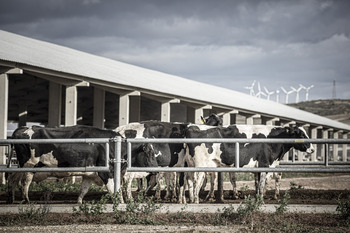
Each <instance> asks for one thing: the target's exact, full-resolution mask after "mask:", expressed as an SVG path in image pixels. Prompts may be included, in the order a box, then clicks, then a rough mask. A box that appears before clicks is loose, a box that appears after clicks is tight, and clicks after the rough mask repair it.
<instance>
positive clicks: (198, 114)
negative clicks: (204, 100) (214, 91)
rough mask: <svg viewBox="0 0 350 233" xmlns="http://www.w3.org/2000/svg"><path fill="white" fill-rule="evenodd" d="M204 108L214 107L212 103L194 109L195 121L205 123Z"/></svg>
mask: <svg viewBox="0 0 350 233" xmlns="http://www.w3.org/2000/svg"><path fill="white" fill-rule="evenodd" d="M204 109H212V106H211V105H206V106H202V107H199V108H196V109H195V111H194V123H195V124H203V122H202V119H201V117H204Z"/></svg>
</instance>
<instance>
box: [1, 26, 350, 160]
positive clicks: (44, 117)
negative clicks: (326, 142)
mask: <svg viewBox="0 0 350 233" xmlns="http://www.w3.org/2000/svg"><path fill="white" fill-rule="evenodd" d="M0 109H1V111H0V139H5V138H7V137H8V136H9V135H10V134H11V132H8V124H10V123H15V124H16V126H22V125H26V124H28V123H36V124H42V125H45V126H50V127H56V126H62V125H65V126H69V125H76V124H81V125H92V126H96V127H100V128H108V129H114V128H116V127H118V126H120V125H125V124H128V123H130V122H138V121H144V120H161V121H181V122H194V123H200V117H201V116H208V115H209V114H210V113H217V114H220V115H222V116H223V120H224V124H225V125H228V124H235V123H239V124H268V125H286V124H300V125H302V126H304V127H305V128H307V129H308V131H309V135H311V137H312V138H320V137H322V138H328V137H334V138H344V137H346V138H347V137H348V134H349V132H350V125H346V124H343V123H340V122H338V121H334V120H330V119H328V118H325V117H321V116H318V115H315V114H312V113H309V112H305V111H301V110H298V109H295V108H292V107H289V106H286V105H283V104H279V103H276V102H272V101H269V100H265V99H259V98H256V97H253V96H250V95H247V94H244V93H240V92H236V91H233V90H229V89H225V88H220V87H216V86H213V85H208V84H204V83H200V82H196V81H192V80H188V79H185V78H182V77H178V76H174V75H170V74H166V73H162V72H158V71H155V70H150V69H145V68H141V67H138V66H134V65H130V64H126V63H123V62H119V61H115V60H111V59H107V58H104V57H99V56H95V55H92V54H88V53H84V52H81V51H77V50H74V49H70V48H67V47H63V46H59V45H55V44H51V43H47V42H44V41H39V40H35V39H31V38H27V37H23V36H20V35H16V34H12V33H9V32H6V31H0ZM321 150H322V147H321V148H320V152H319V153H321ZM343 151H346V149H345V150H343ZM343 154H346V153H343ZM314 156H317V154H316V155H314ZM345 157H346V155H345ZM343 159H344V157H343ZM0 164H6V156H5V148H3V147H0Z"/></svg>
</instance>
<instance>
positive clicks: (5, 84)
mask: <svg viewBox="0 0 350 233" xmlns="http://www.w3.org/2000/svg"><path fill="white" fill-rule="evenodd" d="M8 94H9V80H8V75H7V74H0V139H7V119H8V115H7V114H8ZM0 164H6V155H5V147H4V146H0ZM0 182H1V184H5V183H6V181H5V174H4V173H0Z"/></svg>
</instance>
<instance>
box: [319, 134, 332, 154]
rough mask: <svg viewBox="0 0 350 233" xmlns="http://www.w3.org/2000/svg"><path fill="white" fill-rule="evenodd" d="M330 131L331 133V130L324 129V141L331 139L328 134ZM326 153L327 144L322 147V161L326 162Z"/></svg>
mask: <svg viewBox="0 0 350 233" xmlns="http://www.w3.org/2000/svg"><path fill="white" fill-rule="evenodd" d="M329 131H331V129H324V130H322V139H328V138H329V137H328V133H329ZM325 151H326V145H325V144H323V145H322V147H321V160H324V158H325V156H324V155H325ZM327 153H328V151H327Z"/></svg>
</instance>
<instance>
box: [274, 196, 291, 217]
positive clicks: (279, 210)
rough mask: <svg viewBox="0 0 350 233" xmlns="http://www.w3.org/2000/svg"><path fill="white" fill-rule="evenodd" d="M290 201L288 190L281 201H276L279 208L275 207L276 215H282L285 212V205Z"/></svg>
mask: <svg viewBox="0 0 350 233" xmlns="http://www.w3.org/2000/svg"><path fill="white" fill-rule="evenodd" d="M289 200H290V194H289V192H288V190H286V191H285V193H284V195H283V198H282V200H278V204H279V206H275V208H276V214H283V213H284V212H286V211H287V205H288V203H289Z"/></svg>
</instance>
